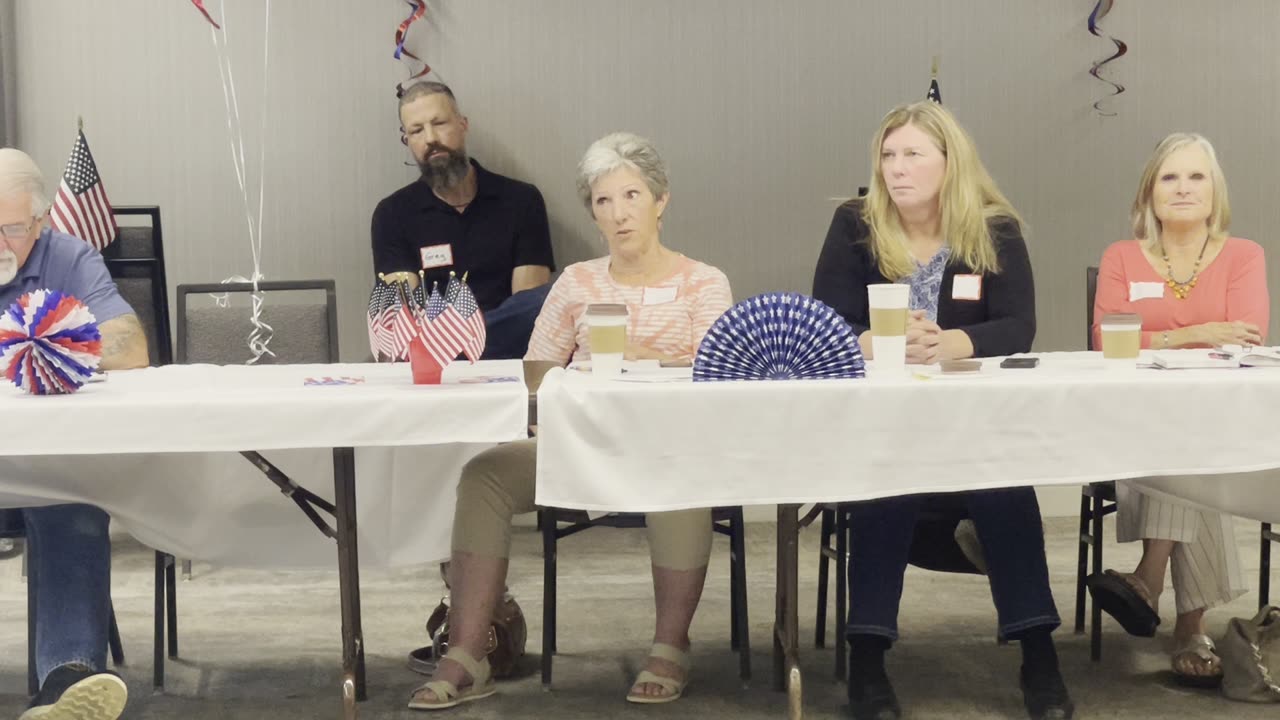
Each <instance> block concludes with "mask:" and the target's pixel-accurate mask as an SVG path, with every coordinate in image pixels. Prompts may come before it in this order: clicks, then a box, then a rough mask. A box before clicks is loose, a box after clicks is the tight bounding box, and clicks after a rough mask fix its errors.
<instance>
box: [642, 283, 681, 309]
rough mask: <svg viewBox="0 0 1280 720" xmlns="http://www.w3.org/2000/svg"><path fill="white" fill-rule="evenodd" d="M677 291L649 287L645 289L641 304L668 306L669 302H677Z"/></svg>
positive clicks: (673, 288) (667, 288) (670, 288)
mask: <svg viewBox="0 0 1280 720" xmlns="http://www.w3.org/2000/svg"><path fill="white" fill-rule="evenodd" d="M677 289H678V288H675V287H647V288H645V289H644V295H643V296H642V298H641V300H640V304H641V305H666V304H667V303H669V302H675V300H676V290H677Z"/></svg>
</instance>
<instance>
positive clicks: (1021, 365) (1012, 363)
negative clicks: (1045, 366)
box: [1000, 357, 1040, 370]
mask: <svg viewBox="0 0 1280 720" xmlns="http://www.w3.org/2000/svg"><path fill="white" fill-rule="evenodd" d="M1039 364H1040V358H1038V357H1008V358H1005V359H1004V360H1001V361H1000V367H1002V368H1007V369H1011V370H1030V369H1031V368H1033V367H1036V366H1037V365H1039Z"/></svg>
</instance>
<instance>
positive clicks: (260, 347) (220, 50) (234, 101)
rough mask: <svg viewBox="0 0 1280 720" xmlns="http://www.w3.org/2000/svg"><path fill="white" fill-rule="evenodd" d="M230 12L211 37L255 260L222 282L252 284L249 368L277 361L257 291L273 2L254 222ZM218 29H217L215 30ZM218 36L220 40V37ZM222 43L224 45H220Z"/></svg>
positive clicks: (266, 23)
mask: <svg viewBox="0 0 1280 720" xmlns="http://www.w3.org/2000/svg"><path fill="white" fill-rule="evenodd" d="M228 24H229V23H228V22H227V9H226V2H225V0H223V3H222V27H221V28H218V29H214V28H210V30H209V32H210V37H211V38H212V40H213V46H214V50H215V51H216V52H217V56H218V76H219V78H220V79H221V81H222V99H223V105H224V107H225V110H226V115H227V134H228V140H229V144H230V148H231V163H232V166H233V167H234V169H235V173H236V183H237V185H238V186H239V189H240V199H241V203H242V207H243V209H244V213H245V224H246V226H247V227H248V230H249V250H250V253H251V255H252V258H253V272H252V274H251V276H250V277H248V278H245V277H244V276H241V275H236V276H233V277H229V278H226V279H225V280H223V281H222V282H224V283H228V282H247V283H252V284H253V305H252V311H251V314H250V317H249V321H250V323H251V324H252V325H253V329H252V330H251V331H250V333H249V337H248V340H247V345H248V347H249V350H250V351H251V352H252V353H253V357H252V358H250V359H249V360H248V361H246V364H249V365H252V364H254V363H257V362H258V361H259V360H261V359H262V356H263V355H270V356H272V357H275V353H274V352H272V351H271V350H270V348H269V347H268V343H269V342H270V341H271V337H272V335H273V334H274V330H273V328H272V327H271V326H270V325H268V324H267V323H265V322H263V320H262V310H263V305H264V300H265V298H264V296H263V294H262V293H261V292H259V290H258V282H259V281H260V280H262V279H264V276H263V275H262V220H263V213H264V208H265V187H266V157H267V150H266V129H267V112H266V109H267V84H266V83H267V76H268V72H267V71H268V69H269V67H270V65H269V62H270V44H269V39H270V29H271V2H270V0H266V3H265V14H264V19H263V53H262V75H261V77H262V83H263V87H262V107H261V113H262V137H261V141H262V151H261V155H260V160H259V163H258V217H257V222H256V223H255V222H254V217H253V209H252V207H251V205H250V203H249V190H248V182H247V181H248V165H247V163H246V161H245V151H244V123H243V122H242V120H241V118H240V102H239V94H238V93H237V92H236V85H235V73H234V71H233V68H232V64H231V57H230V55H229V54H228V52H227V26H228ZM215 27H216V26H215ZM219 32H220V33H221V36H219ZM219 40H221V42H219ZM214 297H215V300H216V302H217V304H218V306H219V307H227V306H228V303H229V301H228V297H227V295H226V293H223V294H221V295H215V296H214Z"/></svg>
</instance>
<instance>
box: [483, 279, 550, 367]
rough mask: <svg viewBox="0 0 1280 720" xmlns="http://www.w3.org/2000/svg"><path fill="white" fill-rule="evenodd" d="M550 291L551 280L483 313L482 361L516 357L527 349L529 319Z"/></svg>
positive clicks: (539, 309) (531, 325)
mask: <svg viewBox="0 0 1280 720" xmlns="http://www.w3.org/2000/svg"><path fill="white" fill-rule="evenodd" d="M549 292H551V283H547V284H546V285H539V286H538V287H536V288H529V289H528V290H522V291H520V292H518V293H516V294H515V295H512V296H511V297H509V298H507V299H506V300H505V301H503V303H502V304H501V305H499V306H498V307H496V308H493V309H492V310H490V311H488V312H486V313H485V314H484V324H485V345H484V355H483V356H482V357H483V358H484V359H485V360H509V359H515V360H520V359H522V358H523V357H524V354H525V352H526V351H527V350H528V349H529V336H530V335H532V334H533V321H534V320H536V319H537V318H538V313H540V312H542V303H543V302H544V301H545V300H546V299H547V293H549Z"/></svg>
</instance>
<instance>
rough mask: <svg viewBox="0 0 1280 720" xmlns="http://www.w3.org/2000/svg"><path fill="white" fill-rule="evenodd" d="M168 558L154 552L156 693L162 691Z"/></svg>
mask: <svg viewBox="0 0 1280 720" xmlns="http://www.w3.org/2000/svg"><path fill="white" fill-rule="evenodd" d="M168 561H169V558H168V556H167V555H165V554H164V553H162V552H160V551H159V550H157V551H156V570H155V581H156V589H155V611H154V612H153V618H152V619H153V621H154V625H153V632H154V636H153V637H154V639H153V641H152V645H151V653H152V658H151V662H152V674H151V684H152V685H153V686H154V687H155V689H156V691H157V692H159V691H162V690H164V608H165V602H164V596H165V587H166V585H167V583H166V582H165V567H166V565H167V564H168Z"/></svg>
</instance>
